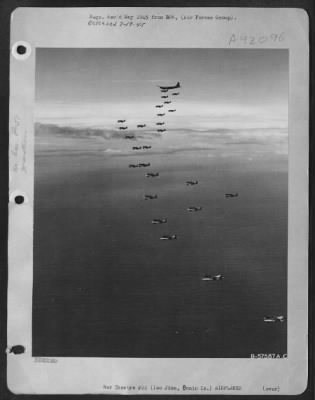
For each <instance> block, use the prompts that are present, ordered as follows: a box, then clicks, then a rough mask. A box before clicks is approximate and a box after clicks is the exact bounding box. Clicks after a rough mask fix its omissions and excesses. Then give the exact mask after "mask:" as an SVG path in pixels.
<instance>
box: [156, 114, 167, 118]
mask: <svg viewBox="0 0 315 400" xmlns="http://www.w3.org/2000/svg"><path fill="white" fill-rule="evenodd" d="M156 115H157V116H158V117H163V116H164V115H165V113H164V114H156Z"/></svg>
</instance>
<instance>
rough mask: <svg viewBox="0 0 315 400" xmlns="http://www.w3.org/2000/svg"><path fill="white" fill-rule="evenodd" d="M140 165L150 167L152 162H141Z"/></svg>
mask: <svg viewBox="0 0 315 400" xmlns="http://www.w3.org/2000/svg"><path fill="white" fill-rule="evenodd" d="M138 165H139V167H150V165H151V164H150V163H149V162H148V163H140V164H138Z"/></svg>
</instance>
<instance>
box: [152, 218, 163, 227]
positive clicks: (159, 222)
mask: <svg viewBox="0 0 315 400" xmlns="http://www.w3.org/2000/svg"><path fill="white" fill-rule="evenodd" d="M151 223H152V224H155V225H156V224H166V223H167V218H155V219H152V221H151Z"/></svg>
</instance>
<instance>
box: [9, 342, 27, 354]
mask: <svg viewBox="0 0 315 400" xmlns="http://www.w3.org/2000/svg"><path fill="white" fill-rule="evenodd" d="M9 353H13V354H23V353H25V347H24V346H22V345H21V344H17V345H16V346H12V347H10V348H9Z"/></svg>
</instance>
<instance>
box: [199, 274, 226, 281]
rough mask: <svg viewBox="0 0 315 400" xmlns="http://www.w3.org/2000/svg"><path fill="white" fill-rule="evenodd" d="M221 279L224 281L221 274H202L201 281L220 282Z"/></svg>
mask: <svg viewBox="0 0 315 400" xmlns="http://www.w3.org/2000/svg"><path fill="white" fill-rule="evenodd" d="M222 279H224V276H223V275H221V274H218V275H209V274H204V275H203V277H202V278H201V280H202V281H222Z"/></svg>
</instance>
